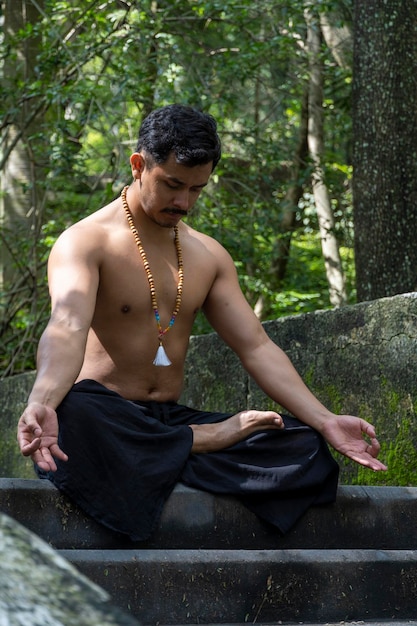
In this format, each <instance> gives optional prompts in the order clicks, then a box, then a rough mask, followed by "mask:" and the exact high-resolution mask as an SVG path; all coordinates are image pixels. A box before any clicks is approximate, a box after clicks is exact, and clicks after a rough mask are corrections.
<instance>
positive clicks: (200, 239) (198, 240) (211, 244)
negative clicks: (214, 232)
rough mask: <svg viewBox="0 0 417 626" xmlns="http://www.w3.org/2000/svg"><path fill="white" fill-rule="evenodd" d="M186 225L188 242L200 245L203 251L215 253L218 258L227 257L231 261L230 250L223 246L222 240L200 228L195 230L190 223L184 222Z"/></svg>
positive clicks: (199, 247)
mask: <svg viewBox="0 0 417 626" xmlns="http://www.w3.org/2000/svg"><path fill="white" fill-rule="evenodd" d="M183 226H184V227H185V233H186V237H187V242H188V243H190V244H194V245H195V246H198V249H199V250H200V251H201V252H203V251H205V252H207V254H210V255H214V256H215V257H216V258H220V259H223V260H224V259H225V258H228V259H229V260H230V261H231V262H232V260H231V256H230V254H229V252H228V251H227V250H226V248H224V246H222V244H221V243H220V242H218V241H217V240H216V239H214V238H213V237H210V236H209V235H206V234H205V233H202V232H200V231H198V230H195V229H194V228H192V227H191V226H189V225H188V224H187V225H186V224H183Z"/></svg>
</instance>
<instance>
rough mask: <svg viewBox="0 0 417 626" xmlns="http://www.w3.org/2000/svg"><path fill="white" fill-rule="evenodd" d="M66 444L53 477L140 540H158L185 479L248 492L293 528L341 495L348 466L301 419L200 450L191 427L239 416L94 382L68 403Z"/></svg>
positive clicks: (62, 416) (256, 504)
mask: <svg viewBox="0 0 417 626" xmlns="http://www.w3.org/2000/svg"><path fill="white" fill-rule="evenodd" d="M57 412H58V418H59V428H60V430H59V445H60V447H61V448H62V450H64V452H66V453H67V454H68V457H69V460H68V461H67V462H60V461H58V462H57V465H58V470H57V472H55V473H48V474H45V473H43V472H42V471H40V470H39V468H38V469H37V471H38V474H39V475H40V476H41V477H47V478H49V479H50V480H52V482H53V483H54V484H55V485H56V486H57V487H58V488H59V489H60V490H62V491H63V492H64V493H66V494H67V495H68V496H69V497H70V498H71V499H72V500H73V501H74V502H76V503H77V504H78V506H80V507H81V508H82V509H83V510H84V511H85V512H86V513H88V514H89V515H91V516H92V517H93V518H95V519H96V520H97V521H99V522H101V523H102V524H104V525H106V526H108V527H109V528H112V529H114V530H117V531H119V532H122V533H125V534H127V535H129V536H130V537H131V539H133V540H144V539H147V538H148V537H149V535H150V534H151V533H152V531H153V530H154V529H155V527H156V525H157V524H158V522H159V518H160V515H161V512H162V508H163V506H164V503H165V501H166V500H167V498H168V497H169V495H170V494H171V492H172V490H173V488H174V486H175V484H176V483H177V482H182V483H184V484H185V485H188V486H190V487H195V488H197V489H202V490H204V491H209V492H212V493H218V494H229V495H234V496H236V497H238V498H239V499H240V500H241V501H242V502H243V503H244V504H245V505H246V506H247V507H248V508H249V509H250V510H252V511H253V512H254V513H256V514H257V515H258V516H259V517H261V518H262V519H264V520H266V521H268V522H270V523H272V524H273V525H275V526H276V527H277V528H278V529H279V530H280V531H281V532H282V533H285V532H286V531H288V530H289V529H290V528H291V526H293V524H294V523H295V522H296V521H297V520H298V519H299V517H300V516H301V515H302V514H303V513H304V512H305V511H306V509H307V508H308V507H309V506H311V505H313V504H325V503H329V502H333V501H334V499H335V497H336V489H337V481H338V473H339V468H338V465H337V463H336V461H335V460H334V459H333V457H332V456H331V454H330V452H329V450H328V447H327V445H326V443H325V441H324V440H323V438H322V437H321V436H320V435H319V434H318V433H317V432H316V431H315V430H313V429H312V428H310V427H309V426H306V425H305V424H302V423H301V422H300V421H298V420H297V419H295V418H293V417H289V416H283V418H284V422H285V428H284V429H280V430H264V431H259V432H257V433H255V434H253V435H251V436H249V437H248V438H247V439H245V440H244V441H241V442H239V443H237V444H235V445H233V446H230V447H229V448H226V449H224V450H220V451H218V452H210V453H207V454H192V453H191V447H192V441H193V433H192V430H191V428H189V426H188V425H189V424H207V423H214V422H220V421H222V420H225V419H227V418H228V417H230V415H231V414H230V413H227V414H226V413H212V412H204V411H196V410H194V409H190V408H188V407H185V406H181V405H179V404H177V403H175V402H167V403H157V402H141V401H137V402H132V401H130V400H125V399H124V398H122V397H121V396H120V395H119V394H117V393H115V392H113V391H110V390H109V389H107V388H106V387H104V386H103V385H101V384H99V383H97V382H95V381H93V380H84V381H82V382H80V383H77V384H76V385H74V387H73V389H72V390H71V391H70V392H69V393H68V394H67V396H66V397H65V398H64V400H63V401H62V403H61V404H60V406H59V407H58V411H57Z"/></svg>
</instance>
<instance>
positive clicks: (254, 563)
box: [61, 549, 417, 625]
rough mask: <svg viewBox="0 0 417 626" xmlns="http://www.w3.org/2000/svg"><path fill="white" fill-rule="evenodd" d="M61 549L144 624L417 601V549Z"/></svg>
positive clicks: (356, 610)
mask: <svg viewBox="0 0 417 626" xmlns="http://www.w3.org/2000/svg"><path fill="white" fill-rule="evenodd" d="M61 554H62V555H63V556H64V557H65V558H67V559H69V560H70V561H71V562H72V563H73V564H74V565H75V566H76V567H77V568H78V569H79V570H80V571H81V572H82V573H83V574H84V575H86V576H88V577H89V578H90V579H92V580H93V581H94V582H95V583H96V584H99V585H100V586H101V587H103V588H104V589H106V591H107V592H108V593H109V594H110V595H111V596H112V597H113V600H114V601H116V599H117V605H118V606H119V607H120V608H121V609H125V608H126V607H127V606H129V608H130V610H131V611H132V613H133V615H134V616H136V618H138V619H140V621H141V622H142V624H149V625H150V624H157V623H173V624H178V623H180V624H184V623H192V624H196V623H201V624H207V623H213V622H214V623H215V622H218V623H222V622H226V621H229V622H231V623H243V622H245V621H247V622H248V623H258V621H259V622H265V623H268V622H271V623H275V624H277V618H278V616H279V618H278V619H279V623H281V622H282V621H283V622H290V621H292V622H298V621H302V622H305V621H317V622H329V621H339V622H340V621H341V620H360V621H362V620H366V619H368V620H372V619H374V620H375V619H382V618H385V619H387V620H392V619H394V618H395V619H403V620H405V619H413V618H414V616H415V607H416V605H417V586H416V578H417V551H416V550H146V549H145V550H108V551H106V552H105V554H103V551H101V550H98V551H97V550H72V551H67V550H64V551H63V552H61ZM171 620H172V621H171Z"/></svg>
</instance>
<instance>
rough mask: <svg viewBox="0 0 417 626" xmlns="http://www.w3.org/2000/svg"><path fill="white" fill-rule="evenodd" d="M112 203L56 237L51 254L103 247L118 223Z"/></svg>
mask: <svg viewBox="0 0 417 626" xmlns="http://www.w3.org/2000/svg"><path fill="white" fill-rule="evenodd" d="M113 204H114V203H113V202H112V203H110V204H108V205H106V206H105V207H103V208H101V209H98V210H97V211H95V212H94V213H91V214H90V215H88V216H87V217H84V218H83V219H81V220H79V221H78V222H75V223H74V224H72V225H71V226H69V227H68V228H67V229H66V230H64V231H63V232H62V233H61V234H60V236H59V237H58V239H57V241H56V243H55V245H54V248H53V253H54V254H56V253H58V252H59V253H61V254H63V253H65V252H70V251H71V250H72V251H73V252H74V253H76V252H77V251H81V250H84V251H88V250H95V249H97V248H98V247H103V246H104V245H105V242H106V240H107V238H108V236H109V235H110V234H112V233H114V232H115V231H117V223H118V222H119V221H120V220H119V219H118V218H117V216H116V214H115V211H114V207H113Z"/></svg>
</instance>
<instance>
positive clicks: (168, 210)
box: [162, 207, 188, 216]
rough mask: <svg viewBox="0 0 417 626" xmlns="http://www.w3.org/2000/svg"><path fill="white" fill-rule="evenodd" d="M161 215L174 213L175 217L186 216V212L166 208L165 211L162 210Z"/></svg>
mask: <svg viewBox="0 0 417 626" xmlns="http://www.w3.org/2000/svg"><path fill="white" fill-rule="evenodd" d="M162 213H171V214H172V213H174V214H175V215H182V216H185V215H188V211H184V210H183V209H178V208H177V207H175V208H174V207H167V208H166V209H162Z"/></svg>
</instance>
